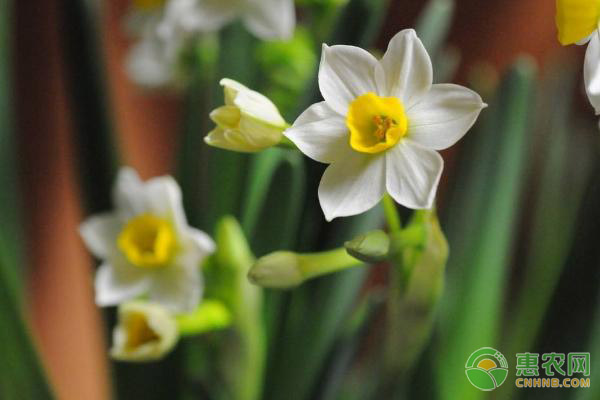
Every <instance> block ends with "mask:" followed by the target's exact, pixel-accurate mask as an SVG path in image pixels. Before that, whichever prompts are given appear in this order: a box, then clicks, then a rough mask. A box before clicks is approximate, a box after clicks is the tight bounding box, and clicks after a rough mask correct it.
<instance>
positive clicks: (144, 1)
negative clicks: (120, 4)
mask: <svg viewBox="0 0 600 400" xmlns="http://www.w3.org/2000/svg"><path fill="white" fill-rule="evenodd" d="M164 4H165V0H133V5H134V7H135V8H137V9H139V10H144V11H151V10H155V9H157V8H160V7H162V6H163V5H164Z"/></svg>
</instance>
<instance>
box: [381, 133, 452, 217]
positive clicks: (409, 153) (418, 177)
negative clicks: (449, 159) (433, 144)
mask: <svg viewBox="0 0 600 400" xmlns="http://www.w3.org/2000/svg"><path fill="white" fill-rule="evenodd" d="M386 162H387V171H386V188H387V191H388V193H389V194H390V195H391V196H392V197H393V198H394V200H396V202H398V203H399V204H402V205H403V206H405V207H408V208H412V209H429V208H432V207H433V204H434V201H435V194H436V191H437V187H438V184H439V182H440V176H441V175H442V170H443V168H444V160H443V159H442V157H441V156H440V155H439V154H438V153H437V152H436V151H433V150H429V149H426V148H425V147H422V146H420V145H419V144H417V143H414V142H411V141H410V139H403V140H401V141H400V142H399V143H398V144H397V145H396V146H394V147H393V148H391V149H389V150H388V151H387V153H386Z"/></svg>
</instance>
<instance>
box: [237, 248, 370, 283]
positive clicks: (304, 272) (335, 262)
mask: <svg viewBox="0 0 600 400" xmlns="http://www.w3.org/2000/svg"><path fill="white" fill-rule="evenodd" d="M361 265H363V263H362V261H360V260H358V259H356V258H354V257H352V256H351V255H349V254H348V253H347V252H346V249H344V248H340V249H334V250H329V251H324V252H321V253H306V254H298V253H293V252H291V251H276V252H275V253H271V254H268V255H266V256H264V257H261V258H259V259H258V261H256V263H255V264H254V265H253V266H252V268H251V269H250V272H249V273H248V279H249V280H250V281H251V282H252V283H254V284H255V285H259V286H263V287H268V288H276V289H288V288H291V287H294V286H298V285H300V284H301V283H303V282H304V281H305V280H308V279H312V278H316V277H319V276H323V275H327V274H330V273H333V272H338V271H342V270H345V269H348V268H353V267H358V266H361Z"/></svg>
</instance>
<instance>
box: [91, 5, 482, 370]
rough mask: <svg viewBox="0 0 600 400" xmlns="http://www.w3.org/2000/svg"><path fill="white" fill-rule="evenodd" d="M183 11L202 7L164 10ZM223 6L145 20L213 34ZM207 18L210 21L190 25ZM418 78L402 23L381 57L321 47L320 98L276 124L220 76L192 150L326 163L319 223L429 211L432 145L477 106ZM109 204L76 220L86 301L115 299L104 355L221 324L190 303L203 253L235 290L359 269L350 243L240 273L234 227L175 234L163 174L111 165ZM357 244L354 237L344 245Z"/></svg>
mask: <svg viewBox="0 0 600 400" xmlns="http://www.w3.org/2000/svg"><path fill="white" fill-rule="evenodd" d="M143 3H144V4H146V3H147V4H151V5H154V4H155V3H156V2H151V1H146V2H143ZM265 3H271V2H265ZM272 3H275V2H272ZM282 3H283V2H278V3H277V4H280V5H281V4H282ZM192 4H194V7H196V8H197V9H198V10H200V9H202V13H200V12H199V11H198V13H195V11H194V12H193V11H192V9H186V10H187V11H182V10H183V8H182V9H181V10H180V9H179V8H177V7H184V6H186V7H191V5H192ZM232 4H236V5H239V4H241V2H238V1H221V2H212V1H205V2H202V1H198V2H196V1H193V0H172V1H170V2H169V3H168V4H167V5H166V11H164V12H163V13H164V15H163V16H162V17H161V21H162V22H161V23H160V24H159V25H160V27H161V29H162V31H163V33H165V35H167V36H173V35H176V33H175V32H177V31H182V32H188V31H194V30H195V29H196V28H195V26H196V24H197V25H198V26H205V27H210V29H216V28H217V26H220V24H222V23H224V21H226V20H229V19H231V18H233V17H234V14H233V9H230V8H228V7H229V6H231V5H232ZM257 4H258V2H255V1H248V2H247V7H250V8H244V7H242V8H241V9H243V10H250V11H248V13H249V14H244V18H250V19H246V20H245V21H246V23H247V24H248V26H249V27H250V28H251V29H256V26H254V25H253V24H254V23H253V22H252V21H254V20H253V19H252V18H255V17H256V16H257V15H256V13H255V12H257V10H263V6H262V5H261V6H258V5H257ZM250 5H251V6H250ZM201 6H202V7H201ZM196 8H193V10H196ZM228 10H229V11H228ZM235 10H236V12H239V11H240V9H239V8H235ZM196 11H197V10H196ZM209 11H210V13H212V14H210V15H212V18H210V22H211V23H212V24H213V25H210V24H208V23H207V22H206V21H204V22H202V21H203V20H201V19H200V15H202V16H203V18H204V17H206V15H204V14H203V13H208V12H209ZM280 11H281V10H280ZM281 12H283V11H281ZM178 13H179V14H178ZM176 15H179V16H180V17H179V18H175V16H176ZM236 15H237V14H236ZM184 17H185V18H184ZM285 18H287V17H285ZM285 18H284V19H285ZM169 21H171V22H169ZM173 21H175V22H173ZM166 27H168V28H166ZM207 29H208V28H207ZM256 32H257V33H259V32H260V31H259V30H257V31H256ZM277 32H278V33H282V31H281V30H278V31H277ZM260 33H261V34H266V32H264V31H263V32H260ZM432 77H433V71H432V63H431V60H430V58H429V55H428V54H427V51H426V50H425V47H424V46H423V44H422V43H421V41H420V40H419V38H418V37H417V35H416V33H415V31H413V30H410V29H409V30H404V31H401V32H400V33H398V34H397V35H396V36H394V37H393V38H392V40H391V41H390V43H389V47H388V49H387V51H386V53H385V54H384V56H383V58H382V59H381V60H378V59H376V58H375V57H374V56H372V55H371V54H370V53H368V52H366V51H365V50H363V49H360V48H358V47H352V46H332V47H328V46H327V45H324V46H323V53H322V58H321V64H320V68H319V75H318V81H319V87H320V90H321V94H322V95H323V98H324V101H322V102H319V103H317V104H314V105H312V106H310V107H309V108H308V109H307V110H306V111H304V112H303V113H302V114H301V115H300V116H299V117H298V118H297V119H296V121H295V122H294V124H293V125H292V126H290V125H288V124H287V123H286V121H285V120H284V118H283V117H282V116H281V114H280V112H279V110H278V109H277V107H276V106H275V104H273V102H272V101H271V100H269V99H268V98H267V97H265V96H264V95H262V94H260V93H258V92H256V91H253V90H251V89H249V88H247V87H246V86H244V85H242V84H241V83H238V82H236V81H233V80H231V79H223V80H221V82H220V83H221V85H222V86H223V87H224V103H225V104H224V105H223V106H221V107H219V108H217V109H215V110H214V111H213V112H212V113H211V114H210V118H211V119H212V121H213V122H214V123H215V124H216V127H215V128H214V129H213V130H212V131H211V132H210V133H209V134H208V135H207V136H206V137H205V142H206V143H207V144H209V145H211V146H214V147H218V148H221V149H226V150H232V151H238V152H258V151H262V150H265V149H268V148H269V147H272V146H279V145H280V146H282V147H285V148H287V149H288V150H289V151H300V152H302V153H304V154H305V155H307V156H308V157H310V158H312V159H314V160H316V161H319V162H322V163H326V164H330V165H329V167H328V168H327V169H326V171H325V173H324V175H323V177H322V179H321V183H320V186H319V191H318V196H319V200H320V204H321V207H322V209H323V213H324V214H325V218H326V219H327V220H329V221H330V220H332V219H333V218H336V217H345V216H351V215H356V214H360V213H363V212H365V211H367V210H368V209H370V208H372V207H374V206H375V205H376V204H377V203H379V202H380V201H381V200H382V198H384V200H385V201H384V203H386V202H393V200H395V201H396V202H397V203H400V204H402V205H404V206H406V207H408V208H412V209H431V208H432V207H433V206H434V201H435V195H436V190H437V186H438V182H439V180H440V176H441V173H442V169H443V159H442V157H441V156H440V155H439V154H438V152H437V151H438V150H443V149H446V148H448V147H450V146H452V145H453V144H455V143H456V142H457V141H458V140H460V139H461V138H462V137H463V136H464V135H465V134H466V132H467V131H468V130H469V129H470V128H471V126H472V125H473V124H474V123H475V121H476V120H477V117H478V115H479V113H480V112H481V110H482V109H483V108H485V107H486V104H485V103H484V102H483V101H482V99H481V97H480V96H479V95H478V94H477V93H475V92H473V91H472V90H469V89H467V88H464V87H462V86H458V85H453V84H435V85H434V84H433V82H432V80H433V78H432ZM113 197H114V204H115V210H114V211H113V212H110V213H106V214H101V215H96V216H92V217H90V218H89V219H87V220H86V221H85V222H83V223H82V225H81V229H80V231H81V235H82V237H83V239H84V241H85V243H86V244H87V246H88V248H89V249H90V251H91V252H92V253H93V254H94V255H95V256H96V257H97V258H99V259H101V260H102V264H101V265H100V267H99V269H98V271H97V274H96V282H95V286H96V302H97V304H98V305H100V306H113V305H119V321H120V322H119V325H118V326H117V327H116V328H115V331H114V345H113V349H112V351H111V354H112V356H113V357H115V358H117V359H122V360H131V361H143V360H150V359H156V358H159V357H161V356H163V355H164V354H166V352H168V351H169V350H170V349H172V348H173V346H174V344H175V343H176V341H177V338H178V336H179V335H180V334H183V333H186V332H190V331H191V332H199V331H200V330H204V329H206V326H212V325H214V326H223V325H225V324H227V321H228V317H227V315H226V314H227V312H226V310H225V311H223V309H222V308H219V304H216V305H212V303H208V302H205V303H206V304H205V306H202V304H204V303H201V297H202V290H203V283H202V282H203V281H202V274H201V269H200V267H201V265H202V264H203V261H204V260H205V258H206V257H207V256H208V255H210V254H211V253H213V252H215V251H216V253H215V256H214V257H211V258H210V260H209V261H208V262H206V265H205V269H204V270H205V271H210V273H212V274H217V275H218V274H223V276H221V277H219V278H217V279H216V281H217V282H220V284H223V282H225V281H227V280H229V281H231V282H230V283H232V284H233V286H235V287H236V288H237V289H236V290H239V286H238V285H239V280H237V278H236V279H231V276H230V277H229V278H226V277H225V275H228V276H229V275H231V273H232V271H236V274H238V273H241V274H243V275H246V274H247V273H248V277H249V279H250V281H252V282H253V283H255V284H257V285H260V286H268V287H276V288H288V287H292V286H295V285H298V284H300V283H302V282H303V281H304V280H307V279H311V278H314V277H317V276H320V275H323V274H325V273H330V272H333V271H337V270H341V269H343V268H349V267H353V266H356V265H360V264H361V262H360V261H358V259H362V258H361V257H362V256H359V257H356V254H362V253H364V252H363V251H362V250H356V249H354V248H352V249H354V250H356V251H355V253H356V254H354V253H352V251H353V250H352V251H349V252H347V251H346V249H343V248H342V249H338V250H333V251H329V252H323V253H320V254H295V253H290V252H279V253H274V254H272V255H270V256H266V257H262V258H261V259H259V260H258V261H256V263H255V264H254V267H253V268H251V269H250V271H249V272H248V270H247V268H250V266H251V265H252V264H253V263H254V256H253V255H252V254H251V251H250V250H249V248H248V246H247V243H246V242H245V238H243V234H242V233H241V232H242V231H241V228H239V227H238V226H237V223H236V222H233V221H229V222H227V220H226V222H225V223H224V225H222V226H221V225H220V226H221V228H220V229H219V228H218V227H217V230H216V232H217V236H216V237H217V242H218V246H217V245H215V243H214V242H213V241H212V239H211V238H210V237H209V236H208V235H206V234H205V233H203V232H202V231H199V230H197V229H195V228H192V227H191V226H189V225H188V223H187V220H186V216H185V213H184V210H183V206H182V194H181V190H180V188H179V186H178V185H177V183H176V182H175V180H174V179H173V178H171V177H159V178H153V179H150V180H149V181H147V182H142V181H141V180H140V178H139V177H138V175H137V174H136V172H135V171H133V170H132V169H130V168H123V169H122V170H121V171H120V173H119V175H118V177H117V181H116V185H115V188H114V192H113ZM392 199H393V200H392ZM392 207H394V206H392ZM384 208H385V204H384ZM428 215H434V213H430V214H428ZM432 218H433V219H434V220H435V217H432ZM419 221H420V220H419ZM415 225H418V226H417V228H420V225H419V224H417V223H416V224H415ZM223 227H226V228H227V227H228V228H227V229H225V228H223ZM393 228H394V229H395V230H396V231H398V230H399V228H398V227H393ZM219 232H220V233H219ZM379 236H381V235H379ZM379 236H378V237H379ZM383 236H384V238H383V239H384V240H383V241H381V240H379V239H378V240H377V241H376V242H378V243H379V242H381V243H388V244H389V246H387V247H389V249H386V250H385V251H383V250H382V251H381V254H384V255H386V257H387V255H388V253H389V254H392V253H393V254H396V251H397V249H396V248H395V247H394V246H392V244H393V243H396V242H397V240H395V241H390V240H388V238H387V236H386V234H383ZM368 237H369V238H371V237H373V235H371V236H368ZM420 237H421V236H419V238H420ZM370 241H371V240H370V239H369V240H367V241H361V243H360V246H358V247H360V248H363V247H365V243H367V242H369V243H370ZM421 241H422V240H421ZM363 242H364V243H363ZM390 243H391V244H390ZM403 243H404V242H403ZM217 247H218V248H217ZM380 247H381V249H383V247H386V246H383V247H382V246H380ZM381 249H379V248H378V251H379V250H381ZM390 249H391V250H390ZM390 257H391V256H389V257H388V258H390ZM390 259H391V258H390ZM215 263H216V264H215ZM219 263H222V264H223V263H224V264H226V265H219ZM233 264H235V268H234V266H233ZM228 271H229V272H228ZM207 274H209V272H207ZM218 291H219V290H217V292H218ZM244 291H245V293H246V294H247V295H249V298H248V299H245V301H247V304H249V305H251V304H258V303H257V301H259V300H257V299H260V293H256V292H253V291H252V290H248V289H244ZM234 297H235V296H234ZM229 300H231V298H230V299H229ZM232 303H233V304H238V305H239V304H241V303H240V302H237V301H235V302H232ZM209 305H210V306H209ZM253 307H254V306H253ZM252 309H253V310H254V311H253V312H256V309H255V308H252ZM245 312H248V311H247V310H246V311H245ZM208 315H210V317H208ZM256 315H260V313H259V312H256ZM186 334H187V333H186Z"/></svg>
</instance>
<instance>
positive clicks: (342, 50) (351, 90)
mask: <svg viewBox="0 0 600 400" xmlns="http://www.w3.org/2000/svg"><path fill="white" fill-rule="evenodd" d="M378 65H379V63H378V61H377V60H376V59H375V57H373V56H372V55H371V54H369V53H368V52H367V51H365V50H363V49H361V48H359V47H354V46H332V47H328V46H327V45H325V44H324V45H323V52H322V54H321V65H320V66H319V88H320V89H321V94H322V95H323V98H324V99H325V101H327V104H329V106H331V108H333V109H334V110H335V111H336V112H337V113H339V114H341V115H346V113H347V111H348V105H349V104H350V103H351V102H352V101H353V100H354V99H356V98H357V97H358V96H360V95H363V94H365V93H369V92H372V93H376V92H377V84H376V83H375V68H376V67H377V66H378Z"/></svg>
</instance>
